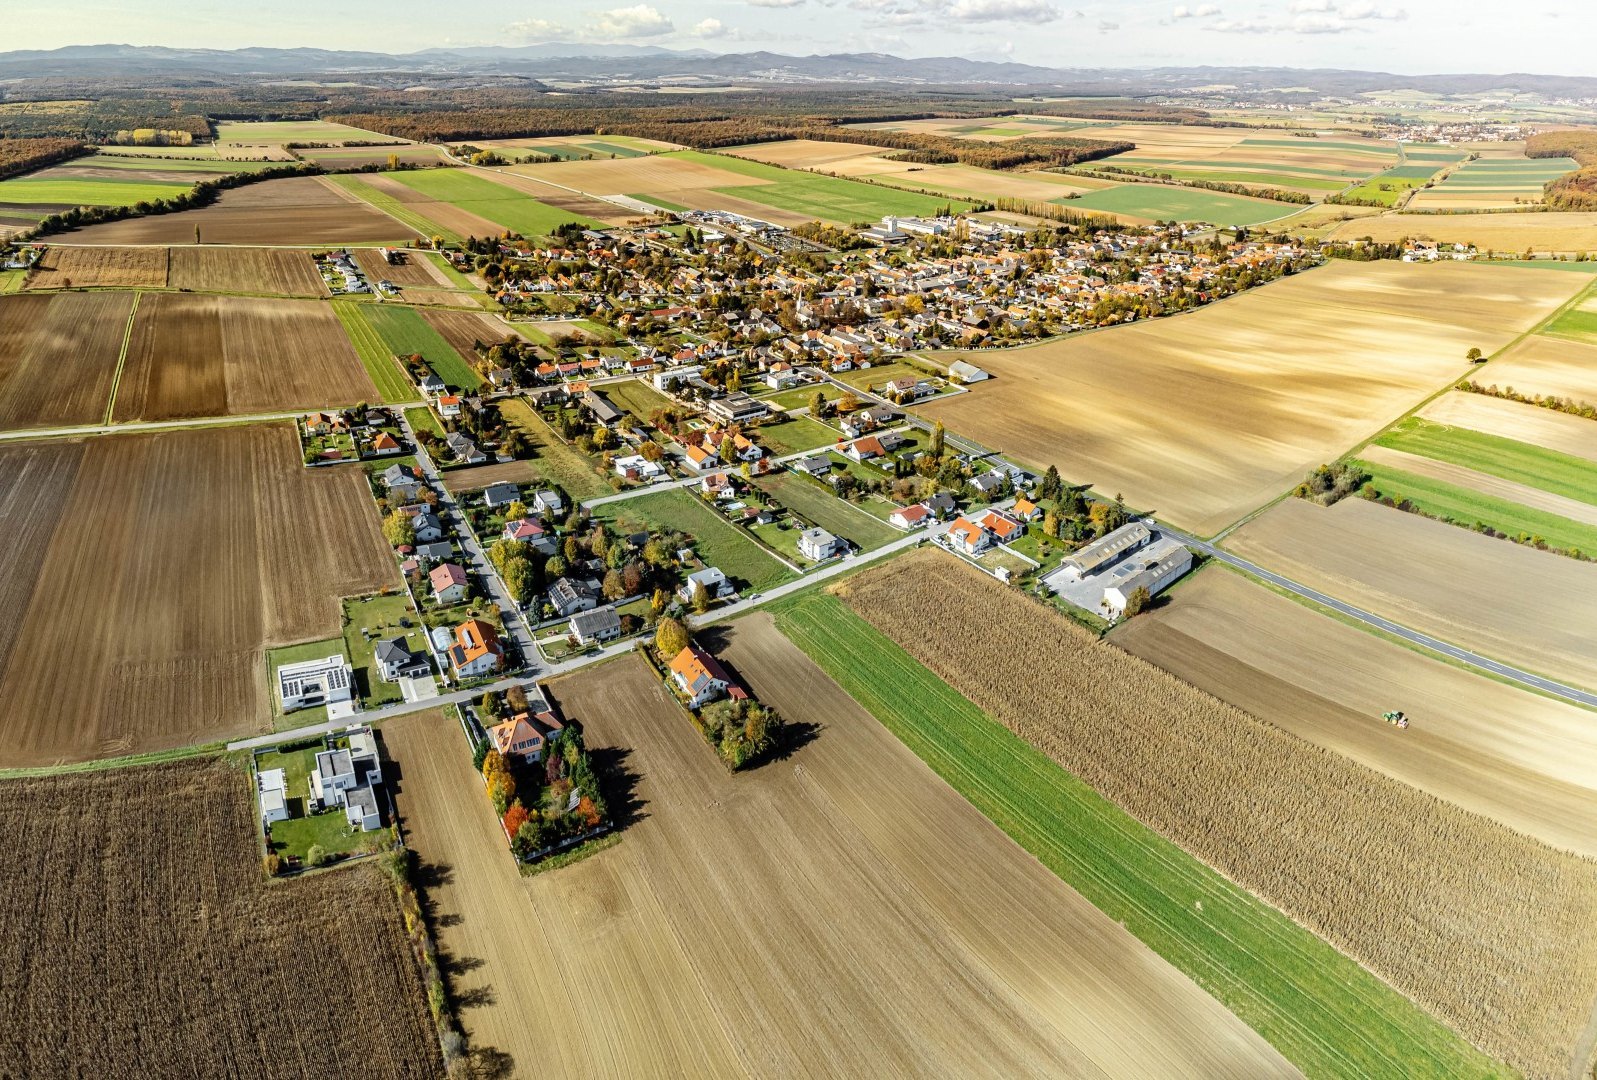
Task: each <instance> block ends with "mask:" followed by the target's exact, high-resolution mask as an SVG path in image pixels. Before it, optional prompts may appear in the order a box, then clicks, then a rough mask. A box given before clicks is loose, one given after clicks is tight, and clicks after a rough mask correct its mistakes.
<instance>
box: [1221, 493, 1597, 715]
mask: <svg viewBox="0 0 1597 1080" xmlns="http://www.w3.org/2000/svg"><path fill="white" fill-rule="evenodd" d="M1226 547H1227V548H1229V549H1230V550H1232V551H1234V552H1236V553H1237V554H1239V555H1241V556H1243V557H1244V558H1247V559H1250V560H1252V561H1253V562H1256V563H1258V564H1259V565H1261V566H1263V567H1265V568H1266V569H1269V570H1274V571H1276V572H1278V573H1281V574H1284V575H1286V576H1288V577H1290V578H1292V579H1293V580H1295V581H1299V582H1301V583H1303V584H1305V585H1308V586H1310V587H1311V588H1315V589H1318V590H1320V591H1321V592H1324V593H1327V594H1329V595H1331V596H1334V597H1336V598H1337V599H1339V600H1344V601H1347V602H1348V603H1351V604H1356V605H1357V606H1359V607H1362V608H1364V609H1365V610H1367V611H1373V612H1376V613H1377V614H1382V615H1385V616H1387V617H1389V618H1392V619H1396V620H1397V621H1399V622H1401V623H1403V624H1404V625H1406V626H1409V627H1412V628H1413V629H1415V630H1420V631H1422V632H1424V633H1427V634H1430V635H1432V636H1434V637H1437V638H1441V639H1442V640H1444V641H1456V642H1458V643H1459V644H1462V645H1466V646H1468V647H1469V648H1471V649H1473V650H1474V651H1476V652H1478V653H1481V654H1482V655H1485V656H1490V657H1493V658H1494V659H1498V660H1503V661H1506V662H1508V663H1511V664H1514V665H1516V666H1519V667H1522V668H1524V669H1526V670H1528V671H1534V672H1539V673H1541V674H1544V675H1549V676H1551V677H1553V678H1559V679H1562V680H1564V681H1567V682H1572V683H1574V684H1576V685H1580V686H1586V687H1597V658H1594V657H1593V655H1592V651H1591V641H1592V640H1593V636H1594V635H1597V566H1594V565H1593V564H1591V563H1585V562H1579V561H1577V560H1575V559H1570V558H1566V557H1564V556H1562V555H1553V554H1550V553H1548V552H1544V551H1536V550H1535V549H1533V548H1529V547H1525V546H1523V545H1520V544H1513V543H1510V542H1508V541H1506V540H1496V539H1493V538H1492V537H1489V536H1483V535H1481V534H1479V533H1476V532H1472V531H1470V530H1468V529H1461V528H1458V527H1456V526H1453V525H1449V524H1447V523H1445V522H1440V521H1431V520H1429V519H1427V518H1423V517H1419V516H1417V515H1415V514H1405V513H1403V512H1402V511H1400V510H1394V509H1392V508H1390V507H1385V506H1380V505H1378V504H1375V503H1370V502H1366V501H1365V500H1363V499H1344V500H1342V501H1341V502H1339V503H1337V504H1336V505H1335V506H1332V507H1330V508H1328V509H1327V508H1324V507H1320V506H1315V505H1313V504H1310V503H1307V502H1304V501H1303V500H1301V499H1286V500H1283V501H1282V502H1281V503H1279V504H1277V505H1276V506H1273V507H1271V508H1270V510H1269V511H1267V512H1266V513H1264V514H1261V515H1260V516H1259V517H1257V518H1255V519H1254V520H1253V521H1250V522H1249V523H1248V524H1246V525H1244V526H1243V527H1242V528H1240V529H1238V530H1237V531H1236V532H1235V533H1232V534H1231V535H1230V536H1229V537H1228V538H1227V540H1226ZM1461 581H1463V582H1469V588H1467V589H1461V588H1459V582H1461ZM1480 597H1490V598H1491V602H1490V603H1481V602H1480V599H1479V598H1480ZM1549 597H1557V598H1559V603H1558V618H1556V619H1552V618H1549V617H1548V607H1547V603H1548V601H1547V598H1549Z"/></svg>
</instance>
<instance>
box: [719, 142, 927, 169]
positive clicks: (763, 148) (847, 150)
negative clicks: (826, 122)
mask: <svg viewBox="0 0 1597 1080" xmlns="http://www.w3.org/2000/svg"><path fill="white" fill-rule="evenodd" d="M724 152H725V153H727V154H730V155H731V156H733V157H740V158H748V159H749V160H750V161H763V162H765V163H766V164H767V165H780V166H782V167H783V168H786V169H814V168H818V167H820V166H829V165H832V164H833V163H836V162H843V161H848V160H850V159H853V158H861V157H876V156H877V155H880V154H892V153H897V151H895V150H890V149H888V148H887V147H883V146H866V145H864V144H862V143H840V142H823V141H821V140H819V139H783V140H781V141H779V142H759V143H750V144H749V145H748V146H733V147H729V148H728V149H727V150H725V151H724Z"/></svg>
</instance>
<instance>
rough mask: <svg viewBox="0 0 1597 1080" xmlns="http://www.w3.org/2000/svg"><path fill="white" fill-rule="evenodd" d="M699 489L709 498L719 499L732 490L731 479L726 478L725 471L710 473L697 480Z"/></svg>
mask: <svg viewBox="0 0 1597 1080" xmlns="http://www.w3.org/2000/svg"><path fill="white" fill-rule="evenodd" d="M699 490H700V491H701V492H703V493H704V494H706V495H708V496H710V497H711V498H715V499H719V498H720V497H721V496H723V495H727V494H730V493H731V491H732V481H730V480H728V479H727V476H726V473H724V472H717V473H711V474H710V475H709V476H706V477H704V478H703V479H702V480H700V481H699Z"/></svg>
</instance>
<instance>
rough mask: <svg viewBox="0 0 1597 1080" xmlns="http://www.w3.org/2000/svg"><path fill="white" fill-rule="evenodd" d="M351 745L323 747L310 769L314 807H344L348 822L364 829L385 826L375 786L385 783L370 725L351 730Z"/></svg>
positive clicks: (349, 742)
mask: <svg viewBox="0 0 1597 1080" xmlns="http://www.w3.org/2000/svg"><path fill="white" fill-rule="evenodd" d="M347 742H348V744H349V745H348V746H346V747H340V748H335V749H331V750H323V751H321V752H320V753H318V754H317V755H316V766H315V768H314V769H312V770H311V775H310V795H311V806H312V807H313V808H316V809H331V808H332V807H335V806H337V807H342V808H343V810H344V818H345V820H346V821H348V822H349V824H350V825H351V826H353V827H355V828H358V829H360V830H362V831H364V832H370V831H371V830H373V829H378V828H381V827H382V815H381V814H380V813H379V811H378V808H377V793H376V791H375V788H376V787H377V785H378V784H381V783H382V782H383V769H382V763H381V761H380V760H379V759H378V756H377V740H376V738H375V736H373V735H372V732H371V728H366V727H362V728H351V729H349V736H348V740H347Z"/></svg>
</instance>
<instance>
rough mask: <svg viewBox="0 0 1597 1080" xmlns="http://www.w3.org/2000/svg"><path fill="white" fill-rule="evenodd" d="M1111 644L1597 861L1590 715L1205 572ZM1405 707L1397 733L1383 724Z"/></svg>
mask: <svg viewBox="0 0 1597 1080" xmlns="http://www.w3.org/2000/svg"><path fill="white" fill-rule="evenodd" d="M1110 640H1112V641H1113V642H1114V643H1115V644H1117V645H1119V646H1120V647H1121V648H1124V649H1126V650H1128V651H1129V652H1132V653H1134V654H1136V655H1137V656H1140V657H1142V658H1143V659H1144V660H1147V661H1149V662H1150V663H1153V664H1156V665H1158V666H1159V667H1162V668H1164V669H1165V670H1166V671H1168V672H1170V673H1171V674H1173V675H1175V676H1177V677H1178V678H1180V679H1183V680H1185V681H1186V682H1189V683H1192V684H1193V685H1194V686H1197V687H1199V688H1201V689H1203V690H1206V691H1208V692H1209V693H1211V694H1213V695H1214V696H1216V697H1218V698H1221V699H1222V700H1224V701H1228V702H1230V703H1231V704H1233V705H1235V706H1237V707H1238V708H1240V709H1242V710H1244V711H1245V712H1249V713H1251V714H1253V715H1254V716H1257V717H1259V718H1260V719H1263V720H1267V721H1269V722H1270V723H1273V724H1275V725H1277V726H1279V727H1282V728H1284V729H1286V730H1287V731H1290V732H1292V733H1293V734H1295V735H1298V736H1301V737H1302V738H1304V739H1307V740H1309V741H1310V742H1312V743H1316V744H1318V745H1320V746H1324V747H1326V748H1327V749H1330V750H1334V751H1336V752H1337V753H1339V754H1343V755H1345V756H1347V757H1349V758H1352V759H1353V760H1355V761H1357V762H1359V763H1361V764H1363V765H1367V766H1369V767H1370V768H1372V769H1376V770H1377V771H1379V772H1383V773H1386V774H1387V775H1388V776H1391V777H1393V778H1394V779H1397V780H1402V781H1403V782H1405V783H1407V784H1410V785H1412V786H1414V787H1417V788H1419V789H1420V790H1422V791H1428V792H1430V793H1431V794H1433V795H1435V796H1437V797H1438V798H1441V799H1446V800H1448V801H1449V802H1452V803H1456V804H1457V805H1459V806H1461V807H1463V808H1464V809H1466V810H1470V811H1472V812H1474V813H1477V814H1481V815H1484V816H1486V817H1489V818H1492V819H1494V820H1496V821H1499V822H1501V823H1503V824H1504V825H1507V826H1508V827H1509V828H1511V829H1516V830H1518V831H1519V832H1522V833H1525V834H1526V835H1528V836H1532V837H1535V838H1536V839H1538V840H1541V841H1543V842H1544V843H1547V844H1550V845H1552V846H1554V847H1559V848H1563V849H1564V850H1567V851H1572V852H1575V853H1576V854H1579V855H1585V856H1588V857H1597V775H1594V774H1593V771H1592V770H1591V768H1590V767H1589V765H1588V763H1589V762H1590V761H1592V760H1593V759H1594V758H1597V722H1594V721H1597V715H1594V714H1593V713H1590V712H1587V711H1586V710H1584V709H1580V708H1578V707H1576V706H1574V705H1570V704H1567V703H1565V702H1561V701H1556V700H1554V699H1552V698H1545V697H1541V696H1539V695H1536V694H1530V693H1526V692H1525V691H1523V690H1519V689H1516V688H1514V687H1511V686H1508V685H1505V684H1503V683H1498V682H1494V681H1493V680H1491V679H1488V678H1486V677H1484V676H1481V675H1478V674H1475V673H1473V672H1470V671H1466V670H1463V669H1461V668H1457V667H1453V666H1451V665H1449V664H1445V663H1443V662H1441V661H1439V660H1434V659H1432V658H1430V657H1428V656H1424V655H1421V654H1420V653H1417V652H1414V651H1412V650H1409V649H1407V648H1404V647H1403V646H1401V645H1398V644H1395V643H1393V642H1389V641H1384V640H1382V639H1381V638H1378V637H1376V636H1375V635H1373V634H1370V633H1368V632H1367V631H1365V630H1362V629H1359V628H1356V627H1352V626H1348V625H1346V624H1344V623H1341V622H1338V621H1337V620H1335V619H1333V618H1331V617H1330V616H1327V615H1322V614H1320V613H1319V612H1316V611H1314V610H1312V609H1310V608H1308V607H1305V606H1304V605H1303V604H1300V603H1297V602H1295V601H1293V600H1290V599H1288V598H1286V597H1283V596H1279V595H1277V594H1275V593H1273V592H1271V591H1270V590H1269V589H1267V588H1265V587H1264V586H1262V585H1258V584H1255V583H1253V582H1251V581H1248V580H1247V579H1246V578H1243V577H1242V576H1240V575H1238V574H1234V573H1227V572H1219V571H1205V572H1204V573H1202V574H1200V575H1199V576H1198V578H1197V579H1196V580H1194V581H1192V582H1191V583H1189V584H1187V585H1184V586H1182V588H1181V589H1180V590H1179V591H1178V592H1176V593H1174V594H1172V596H1171V599H1170V602H1169V603H1168V604H1167V605H1164V606H1162V607H1160V608H1158V609H1156V610H1155V611H1153V612H1151V613H1149V614H1147V615H1146V616H1145V617H1139V618H1136V619H1133V620H1131V621H1130V622H1128V623H1126V624H1124V625H1123V626H1121V627H1119V628H1118V629H1116V630H1115V632H1114V634H1113V635H1112V636H1111V638H1110ZM1390 709H1401V710H1403V711H1404V712H1406V713H1407V714H1408V715H1409V717H1410V718H1411V720H1412V724H1411V726H1410V727H1409V728H1407V729H1406V730H1404V731H1398V730H1397V729H1395V728H1393V727H1391V726H1389V725H1387V724H1385V723H1383V722H1382V721H1381V714H1382V713H1383V712H1386V711H1388V710H1390Z"/></svg>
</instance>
